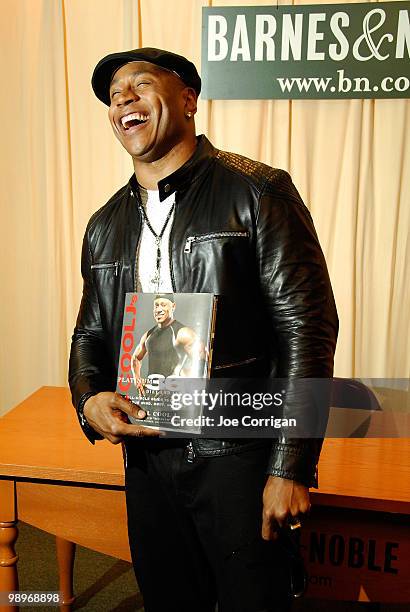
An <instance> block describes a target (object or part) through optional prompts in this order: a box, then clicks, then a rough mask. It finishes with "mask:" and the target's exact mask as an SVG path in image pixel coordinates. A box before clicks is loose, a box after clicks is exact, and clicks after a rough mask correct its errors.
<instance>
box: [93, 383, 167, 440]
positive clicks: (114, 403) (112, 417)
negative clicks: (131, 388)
mask: <svg viewBox="0 0 410 612" xmlns="http://www.w3.org/2000/svg"><path fill="white" fill-rule="evenodd" d="M127 414H128V415H130V416H133V417H134V418H136V419H143V418H145V416H146V412H145V411H144V410H142V409H141V408H138V406H136V405H135V404H132V403H131V402H129V401H127V400H126V399H124V398H123V397H121V395H118V393H112V392H111V391H104V392H102V393H97V395H92V396H91V397H90V398H88V400H87V401H86V402H85V404H84V416H85V418H86V419H87V421H88V423H89V424H90V425H91V427H92V428H93V429H95V431H96V432H97V433H99V434H100V435H102V436H104V438H106V439H107V440H109V441H110V442H111V443H112V444H118V443H119V442H121V441H122V440H123V438H124V436H137V437H140V436H159V435H161V432H159V431H158V430H156V429H150V428H148V427H143V426H142V425H132V424H131V423H128V422H127V416H126V415H127Z"/></svg>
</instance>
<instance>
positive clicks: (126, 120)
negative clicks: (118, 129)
mask: <svg viewBox="0 0 410 612" xmlns="http://www.w3.org/2000/svg"><path fill="white" fill-rule="evenodd" d="M148 118H149V115H145V114H143V113H130V114H129V115H125V117H121V124H122V127H123V128H125V129H126V130H128V129H129V127H130V124H132V122H134V121H139V122H145V121H148Z"/></svg>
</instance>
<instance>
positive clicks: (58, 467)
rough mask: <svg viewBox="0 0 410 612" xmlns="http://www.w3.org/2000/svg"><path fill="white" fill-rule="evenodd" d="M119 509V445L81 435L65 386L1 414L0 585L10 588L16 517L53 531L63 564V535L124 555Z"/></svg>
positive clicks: (66, 584)
mask: <svg viewBox="0 0 410 612" xmlns="http://www.w3.org/2000/svg"><path fill="white" fill-rule="evenodd" d="M125 516H126V509H125V497H124V469H123V462H122V452H121V447H120V446H113V445H111V444H109V443H108V442H106V441H103V442H101V443H98V444H96V445H95V446H93V445H92V444H90V443H89V442H88V440H87V439H86V438H85V436H84V434H83V433H82V431H81V429H80V426H79V424H78V422H77V418H76V416H75V411H74V408H73V407H72V405H71V400H70V395H69V391H68V389H64V388H59V387H42V388H41V389H39V390H38V391H36V392H35V393H33V395H31V396H30V397H28V398H27V399H26V400H25V401H24V402H22V403H21V404H19V405H18V406H17V407H16V408H14V409H13V410H11V411H10V412H9V413H7V414H6V415H5V416H4V417H3V418H1V419H0V592H1V591H12V590H16V589H17V584H18V582H17V556H16V554H15V550H14V545H15V541H16V538H17V528H16V523H17V520H21V521H24V522H25V523H29V524H30V525H34V526H36V527H38V528H39V529H43V530H44V531H47V532H49V533H52V534H55V535H56V536H57V552H58V557H59V563H60V564H61V565H62V566H65V567H67V563H68V564H69V563H70V561H69V560H70V557H72V550H71V546H70V544H69V543H70V542H74V543H77V544H81V545H82V546H86V547H88V548H91V549H93V550H96V551H99V552H102V553H104V554H108V555H112V556H113V557H117V558H119V559H124V560H128V561H129V560H130V553H129V548H128V538H127V530H126V520H125ZM60 580H61V583H60V590H62V591H63V595H64V600H65V601H66V603H67V604H69V603H70V600H71V597H72V591H71V588H72V587H71V584H70V582H71V579H70V575H69V573H67V572H60ZM56 590H57V589H56ZM68 608H69V605H67V608H66V609H68ZM3 609H4V610H6V609H11V608H4V607H3V608H1V607H0V610H3Z"/></svg>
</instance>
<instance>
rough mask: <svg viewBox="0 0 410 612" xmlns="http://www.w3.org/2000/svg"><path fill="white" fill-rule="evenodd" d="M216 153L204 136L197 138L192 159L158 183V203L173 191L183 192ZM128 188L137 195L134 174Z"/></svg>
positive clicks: (137, 188) (205, 168)
mask: <svg viewBox="0 0 410 612" xmlns="http://www.w3.org/2000/svg"><path fill="white" fill-rule="evenodd" d="M217 152H218V151H217V149H215V147H214V146H213V145H212V144H211V143H210V142H209V140H208V139H207V137H206V136H204V135H203V134H202V135H201V136H198V137H197V147H196V149H195V152H194V154H193V155H192V157H191V158H190V159H188V161H187V162H185V164H184V165H183V166H181V167H180V168H178V170H176V171H175V172H173V173H172V174H170V175H169V176H167V177H165V178H163V179H162V180H161V181H159V183H158V190H159V199H160V201H161V202H162V200H165V198H167V197H168V196H170V195H171V193H174V192H175V191H183V190H184V189H185V188H186V187H187V186H188V185H190V184H191V183H193V182H194V181H196V180H198V179H199V177H200V176H201V175H202V174H203V173H204V172H205V171H206V170H207V169H208V167H209V166H210V164H211V163H212V162H213V161H214V160H215V157H216V154H217ZM129 186H130V189H131V191H132V192H133V193H134V194H136V193H138V191H139V185H138V181H137V179H136V176H135V174H133V175H132V177H131V178H130V180H129Z"/></svg>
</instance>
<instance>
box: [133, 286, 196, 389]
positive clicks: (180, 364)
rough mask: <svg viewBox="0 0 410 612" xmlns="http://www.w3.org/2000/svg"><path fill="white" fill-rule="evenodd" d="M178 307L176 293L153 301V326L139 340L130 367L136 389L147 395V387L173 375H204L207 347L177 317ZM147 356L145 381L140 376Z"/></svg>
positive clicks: (192, 376)
mask: <svg viewBox="0 0 410 612" xmlns="http://www.w3.org/2000/svg"><path fill="white" fill-rule="evenodd" d="M175 309H176V304H175V301H174V296H173V294H168V293H166V294H161V295H157V296H155V298H154V302H153V316H154V320H155V322H156V325H155V326H154V327H151V329H149V330H148V331H146V332H145V333H144V334H143V335H142V336H141V339H140V340H139V343H138V346H137V347H136V349H135V351H134V354H133V356H132V362H131V368H132V373H133V376H134V380H135V386H136V387H137V388H138V389H139V391H140V392H141V393H144V386H145V385H147V386H148V388H153V389H155V388H157V381H158V379H164V378H168V377H170V376H182V377H189V378H196V377H198V378H200V377H202V376H203V375H204V368H205V358H206V353H205V346H204V344H203V342H201V340H200V339H199V338H198V334H197V333H196V332H195V331H194V330H193V329H192V328H191V327H188V326H186V325H183V324H182V323H180V322H179V321H177V320H176V319H175V317H174V313H175ZM144 357H147V359H148V368H147V375H146V379H147V380H146V381H145V382H144V380H143V379H142V377H141V366H142V360H143V359H144Z"/></svg>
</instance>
